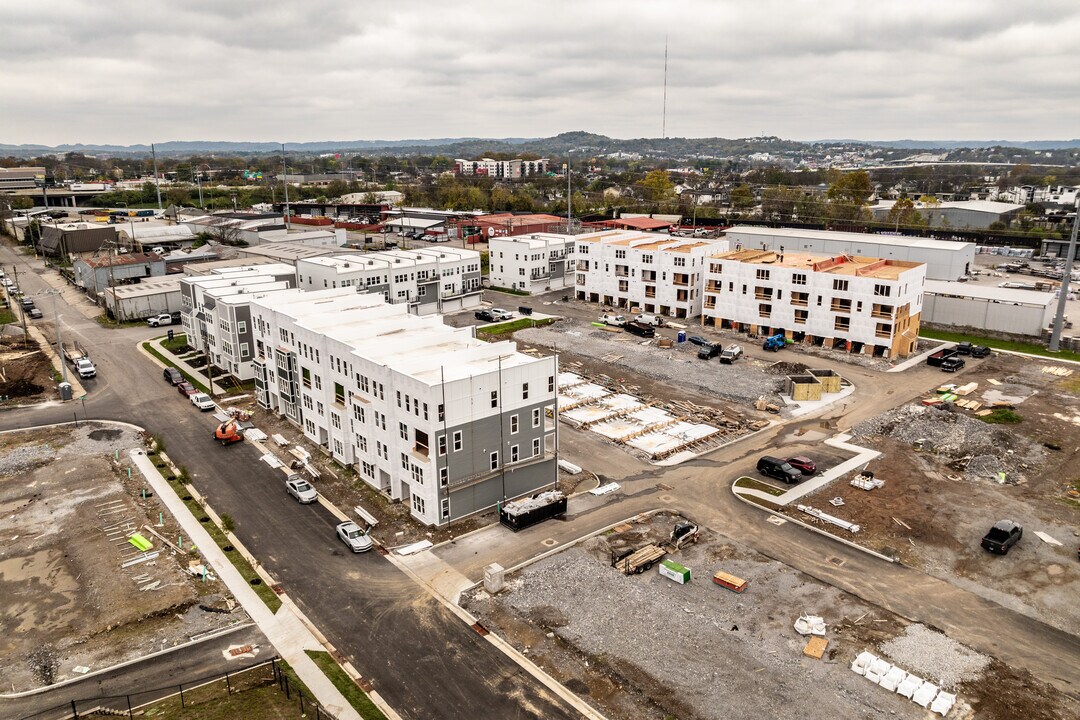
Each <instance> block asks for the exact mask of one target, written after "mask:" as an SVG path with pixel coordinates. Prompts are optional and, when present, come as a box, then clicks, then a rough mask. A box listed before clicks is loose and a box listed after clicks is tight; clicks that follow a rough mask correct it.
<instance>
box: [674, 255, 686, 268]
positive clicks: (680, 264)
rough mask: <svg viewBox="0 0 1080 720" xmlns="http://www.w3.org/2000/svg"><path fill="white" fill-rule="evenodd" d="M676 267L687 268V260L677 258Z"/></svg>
mask: <svg viewBox="0 0 1080 720" xmlns="http://www.w3.org/2000/svg"><path fill="white" fill-rule="evenodd" d="M674 264H675V267H686V258H684V257H677V258H675V261H674Z"/></svg>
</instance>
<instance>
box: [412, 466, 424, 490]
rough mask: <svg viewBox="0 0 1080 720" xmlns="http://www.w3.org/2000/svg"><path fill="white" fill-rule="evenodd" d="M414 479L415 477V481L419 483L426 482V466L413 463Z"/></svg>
mask: <svg viewBox="0 0 1080 720" xmlns="http://www.w3.org/2000/svg"><path fill="white" fill-rule="evenodd" d="M412 479H413V482H414V483H416V484H417V485H423V484H424V468H422V467H420V466H419V465H413V466H412Z"/></svg>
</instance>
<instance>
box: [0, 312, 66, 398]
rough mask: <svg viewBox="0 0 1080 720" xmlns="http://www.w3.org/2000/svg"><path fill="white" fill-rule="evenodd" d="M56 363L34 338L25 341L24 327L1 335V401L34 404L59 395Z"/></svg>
mask: <svg viewBox="0 0 1080 720" xmlns="http://www.w3.org/2000/svg"><path fill="white" fill-rule="evenodd" d="M52 374H53V367H52V364H51V363H50V362H49V359H48V358H47V357H45V354H44V353H42V352H41V350H40V349H38V347H37V345H36V344H35V343H34V342H33V341H28V342H27V343H24V342H23V337H22V329H21V328H20V329H19V331H18V336H15V335H0V404H17V405H24V404H33V403H36V402H41V401H42V400H46V399H50V398H55V397H56V381H55V380H53V376H52Z"/></svg>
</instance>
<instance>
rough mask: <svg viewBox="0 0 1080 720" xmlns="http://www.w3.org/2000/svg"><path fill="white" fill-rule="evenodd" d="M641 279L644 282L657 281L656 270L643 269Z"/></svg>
mask: <svg viewBox="0 0 1080 720" xmlns="http://www.w3.org/2000/svg"><path fill="white" fill-rule="evenodd" d="M641 281H642V282H656V271H655V270H642V271H641Z"/></svg>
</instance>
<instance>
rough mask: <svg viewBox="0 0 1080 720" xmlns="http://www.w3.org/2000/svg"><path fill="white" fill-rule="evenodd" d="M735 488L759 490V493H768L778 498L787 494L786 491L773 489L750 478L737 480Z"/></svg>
mask: <svg viewBox="0 0 1080 720" xmlns="http://www.w3.org/2000/svg"><path fill="white" fill-rule="evenodd" d="M735 487H741V488H750V489H751V490H760V491H761V492H763V493H768V494H769V495H772V496H773V497H780V496H781V495H783V494H784V493H785V492H787V491H786V490H781V489H780V488H778V487H773V486H772V485H770V484H768V483H764V482H761V481H760V480H755V479H754V478H750V477H741V478H739V479H738V480H736V481H735ZM744 497H746V496H744ZM747 499H750V498H747Z"/></svg>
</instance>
